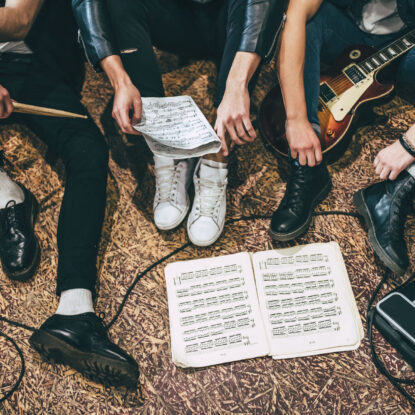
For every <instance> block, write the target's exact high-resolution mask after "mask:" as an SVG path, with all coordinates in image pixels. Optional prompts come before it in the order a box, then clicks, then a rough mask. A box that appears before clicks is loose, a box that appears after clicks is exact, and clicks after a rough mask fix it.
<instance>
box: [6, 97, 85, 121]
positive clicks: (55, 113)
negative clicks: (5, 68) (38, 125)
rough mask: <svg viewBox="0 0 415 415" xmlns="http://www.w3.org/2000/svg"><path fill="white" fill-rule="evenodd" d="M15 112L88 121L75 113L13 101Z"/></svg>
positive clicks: (83, 116)
mask: <svg viewBox="0 0 415 415" xmlns="http://www.w3.org/2000/svg"><path fill="white" fill-rule="evenodd" d="M12 103H13V107H14V111H15V112H19V113H20V114H32V115H48V116H49V117H64V118H82V119H87V118H88V117H87V116H86V115H81V114H75V113H73V112H68V111H61V110H55V109H53V108H46V107H38V106H36V105H27V104H21V103H20V102H15V101H12Z"/></svg>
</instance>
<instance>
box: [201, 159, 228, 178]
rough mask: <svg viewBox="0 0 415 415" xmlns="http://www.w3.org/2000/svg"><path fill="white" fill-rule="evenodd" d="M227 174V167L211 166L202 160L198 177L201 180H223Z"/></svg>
mask: <svg viewBox="0 0 415 415" xmlns="http://www.w3.org/2000/svg"><path fill="white" fill-rule="evenodd" d="M227 175H228V169H223V168H218V167H212V166H208V165H206V164H204V163H203V162H202V163H201V164H200V173H199V177H200V178H201V179H202V180H203V179H206V180H211V181H213V182H215V181H221V182H222V181H224V180H225V179H226V176H227Z"/></svg>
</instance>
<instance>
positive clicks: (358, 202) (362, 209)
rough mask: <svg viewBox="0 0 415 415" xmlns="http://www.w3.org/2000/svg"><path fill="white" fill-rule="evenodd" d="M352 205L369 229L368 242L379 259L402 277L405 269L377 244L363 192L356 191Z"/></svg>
mask: <svg viewBox="0 0 415 415" xmlns="http://www.w3.org/2000/svg"><path fill="white" fill-rule="evenodd" d="M353 203H354V205H355V207H356V209H357V211H358V212H359V213H360V214H361V215H362V217H363V219H364V221H365V223H366V226H367V227H368V229H369V242H370V244H371V246H372V248H373V250H374V251H375V252H376V254H377V256H378V257H379V259H380V260H381V261H382V262H383V263H384V264H385V265H386V266H387V267H388V268H389V269H390V270H391V271H392V272H394V273H396V274H398V275H402V274H404V273H405V271H406V269H403V268H402V267H400V266H399V265H398V264H397V263H396V262H395V261H393V260H392V259H391V258H390V256H389V255H388V254H387V253H386V252H385V250H384V249H383V248H382V245H381V244H380V243H379V241H378V239H377V237H376V233H375V230H374V229H375V225H374V223H373V220H372V216H371V214H370V211H369V209H368V207H367V205H366V202H365V198H364V196H363V190H359V191H357V192H356V193H355V194H354V195H353Z"/></svg>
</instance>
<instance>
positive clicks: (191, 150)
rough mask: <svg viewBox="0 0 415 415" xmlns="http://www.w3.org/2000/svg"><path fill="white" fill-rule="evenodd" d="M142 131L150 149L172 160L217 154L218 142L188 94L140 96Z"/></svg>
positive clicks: (138, 126)
mask: <svg viewBox="0 0 415 415" xmlns="http://www.w3.org/2000/svg"><path fill="white" fill-rule="evenodd" d="M142 102H143V113H142V120H141V122H140V123H139V124H137V125H135V126H134V128H135V129H136V130H137V131H139V132H141V133H142V134H143V136H144V138H145V140H146V141H147V144H148V146H149V147H150V150H151V151H152V152H153V153H154V154H156V155H159V156H164V157H171V158H175V159H181V158H189V157H200V156H203V155H205V154H209V153H217V152H218V151H219V150H220V149H221V142H220V140H219V138H218V136H217V135H216V133H215V131H214V130H213V128H212V127H211V125H210V124H209V122H208V121H207V119H206V117H205V116H204V115H203V114H202V111H200V109H199V107H198V106H197V105H196V103H195V102H194V101H193V99H192V98H191V97H189V96H178V97H166V98H143V99H142Z"/></svg>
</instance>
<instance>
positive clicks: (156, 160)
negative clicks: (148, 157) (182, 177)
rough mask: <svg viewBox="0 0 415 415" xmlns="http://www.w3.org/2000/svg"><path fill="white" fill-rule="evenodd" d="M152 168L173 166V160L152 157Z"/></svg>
mask: <svg viewBox="0 0 415 415" xmlns="http://www.w3.org/2000/svg"><path fill="white" fill-rule="evenodd" d="M154 166H155V167H156V168H159V167H165V166H174V159H171V158H169V157H161V156H154Z"/></svg>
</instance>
